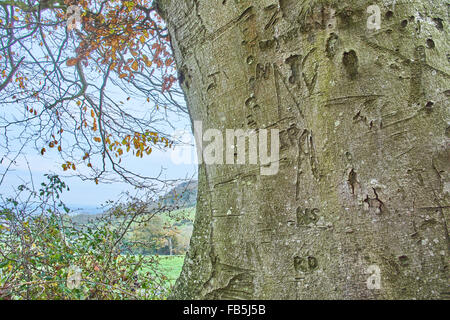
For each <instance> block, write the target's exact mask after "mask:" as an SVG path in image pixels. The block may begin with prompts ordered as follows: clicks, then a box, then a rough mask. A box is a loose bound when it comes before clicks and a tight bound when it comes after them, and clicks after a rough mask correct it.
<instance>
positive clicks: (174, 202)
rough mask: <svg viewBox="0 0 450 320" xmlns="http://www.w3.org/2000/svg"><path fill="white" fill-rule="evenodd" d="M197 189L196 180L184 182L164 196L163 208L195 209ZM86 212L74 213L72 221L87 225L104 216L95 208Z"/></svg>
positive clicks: (170, 209) (161, 200) (162, 198)
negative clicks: (90, 221)
mask: <svg viewBox="0 0 450 320" xmlns="http://www.w3.org/2000/svg"><path fill="white" fill-rule="evenodd" d="M197 188H198V182H197V181H196V180H193V181H187V182H182V183H180V184H179V185H178V186H176V187H175V188H173V189H172V190H170V191H169V192H167V193H166V194H165V195H164V196H162V197H161V198H160V200H159V202H160V204H161V205H162V206H164V207H167V208H168V211H172V210H178V209H186V208H193V207H195V205H196V204H197ZM150 205H151V204H150ZM86 211H87V210H86V209H85V210H83V212H81V213H77V212H76V211H75V212H73V214H72V216H71V218H72V221H74V222H76V223H79V224H85V223H87V222H89V220H93V219H96V218H99V217H101V216H102V215H103V214H104V212H102V211H101V209H100V208H93V209H92V211H90V210H89V212H86Z"/></svg>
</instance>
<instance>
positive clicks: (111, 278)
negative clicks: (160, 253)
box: [0, 175, 170, 299]
mask: <svg viewBox="0 0 450 320" xmlns="http://www.w3.org/2000/svg"><path fill="white" fill-rule="evenodd" d="M47 179H48V182H47V183H42V184H41V187H40V189H39V191H34V190H33V189H32V188H29V187H27V186H24V185H21V186H19V188H18V192H17V194H16V196H15V197H14V198H7V199H2V200H3V201H2V204H1V205H0V299H165V298H166V297H167V295H168V293H169V290H170V283H169V282H168V281H167V279H166V277H165V276H164V275H163V274H161V273H160V272H159V271H158V257H156V256H139V255H127V254H124V251H125V250H126V247H125V245H126V244H125V243H124V241H123V239H124V237H125V235H126V234H127V232H128V231H129V226H130V225H131V224H132V223H133V221H134V220H135V219H136V218H137V217H138V216H139V215H140V214H141V213H142V212H143V209H141V208H143V207H140V206H139V205H136V204H135V205H133V206H132V208H131V209H129V210H115V211H114V210H113V211H112V212H113V214H109V215H103V216H102V217H101V218H100V219H97V220H95V221H91V222H89V223H87V224H82V225H77V224H75V223H73V222H72V221H71V219H70V210H69V209H68V208H67V207H66V206H65V205H64V203H63V202H62V201H61V199H60V195H61V193H62V192H63V191H65V190H68V187H67V186H66V184H65V183H64V182H63V181H62V180H60V178H59V177H58V176H56V175H47ZM119 216H120V217H119ZM119 218H120V219H121V220H120V221H121V223H119V224H118V223H117V219H119Z"/></svg>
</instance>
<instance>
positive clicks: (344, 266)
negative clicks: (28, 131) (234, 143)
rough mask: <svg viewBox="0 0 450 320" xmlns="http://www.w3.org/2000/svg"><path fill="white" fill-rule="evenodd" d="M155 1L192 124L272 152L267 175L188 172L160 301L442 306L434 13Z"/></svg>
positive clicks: (226, 0) (447, 244) (223, 168)
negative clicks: (173, 269) (274, 138)
mask: <svg viewBox="0 0 450 320" xmlns="http://www.w3.org/2000/svg"><path fill="white" fill-rule="evenodd" d="M157 4H158V8H159V11H160V12H161V14H162V16H163V17H164V19H165V20H166V22H167V24H168V27H169V30H170V34H171V41H172V46H173V50H174V53H175V58H176V61H177V65H178V68H179V80H180V83H181V86H182V88H183V90H184V92H185V95H186V100H187V103H188V106H189V110H190V114H191V119H192V122H194V121H202V122H203V130H204V131H205V130H207V129H209V128H215V129H220V130H223V131H224V130H225V129H255V130H258V129H259V130H260V129H271V128H276V129H279V130H280V145H281V150H280V163H279V165H280V168H279V172H278V174H277V175H274V176H263V175H260V174H259V172H260V171H259V169H260V168H259V166H258V165H250V164H246V165H205V164H201V165H200V166H199V193H198V204H197V215H196V220H195V226H194V232H193V236H192V239H191V245H190V250H189V253H188V254H187V257H186V260H185V263H184V266H183V270H182V273H181V276H180V278H179V279H178V281H177V282H176V285H175V289H174V292H173V295H172V298H173V299H413V298H417V299H430V298H431V299H443V298H448V297H449V296H450V290H449V266H448V262H449V248H450V239H449V232H448V224H449V213H450V211H449V209H450V182H449V170H450V151H449V143H450V112H449V103H448V99H449V95H450V90H449V89H450V81H449V79H450V76H449V73H450V67H449V62H450V55H449V53H450V46H449V33H448V32H449V25H448V21H449V5H448V4H447V3H445V1H435V0H415V1H409V0H403V1H397V2H396V1H394V0H392V1H390V0H388V1H380V0H374V1H372V2H370V3H368V2H367V1H362V0H341V1H326V0H316V1H313V0H303V1H300V0H159V1H158V3H157ZM369 5H377V6H378V7H379V9H380V16H377V11H376V10H375V9H376V8H375V9H369V10H368V6H369ZM377 19H378V20H377ZM377 21H378V22H380V23H381V25H380V26H379V27H377V26H376V24H377ZM378 276H379V277H378ZM377 277H378V278H377Z"/></svg>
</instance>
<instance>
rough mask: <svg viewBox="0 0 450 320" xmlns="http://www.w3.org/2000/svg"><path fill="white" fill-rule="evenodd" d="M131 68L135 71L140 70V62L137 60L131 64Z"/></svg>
mask: <svg viewBox="0 0 450 320" xmlns="http://www.w3.org/2000/svg"><path fill="white" fill-rule="evenodd" d="M131 68H133V70H134V71H138V68H139V64H138V62H137V61H136V60H135V61H134V62H133V64H132V65H131Z"/></svg>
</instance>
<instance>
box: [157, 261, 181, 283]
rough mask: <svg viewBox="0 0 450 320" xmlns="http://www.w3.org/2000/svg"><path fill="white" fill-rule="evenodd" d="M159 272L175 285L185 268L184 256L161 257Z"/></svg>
mask: <svg viewBox="0 0 450 320" xmlns="http://www.w3.org/2000/svg"><path fill="white" fill-rule="evenodd" d="M159 262H160V265H159V271H160V272H161V273H162V274H164V275H165V276H166V277H167V278H168V280H169V281H170V282H171V283H172V284H174V283H175V280H177V278H178V276H179V275H180V272H181V268H182V267H183V262H184V255H181V256H160V257H159Z"/></svg>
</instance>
